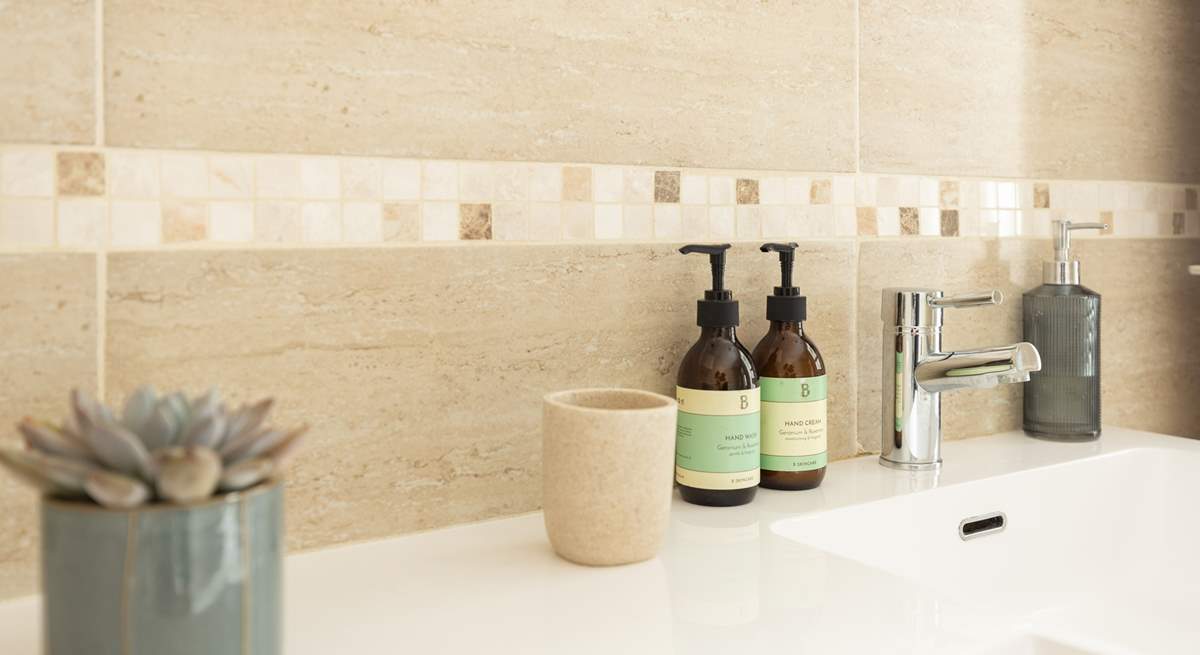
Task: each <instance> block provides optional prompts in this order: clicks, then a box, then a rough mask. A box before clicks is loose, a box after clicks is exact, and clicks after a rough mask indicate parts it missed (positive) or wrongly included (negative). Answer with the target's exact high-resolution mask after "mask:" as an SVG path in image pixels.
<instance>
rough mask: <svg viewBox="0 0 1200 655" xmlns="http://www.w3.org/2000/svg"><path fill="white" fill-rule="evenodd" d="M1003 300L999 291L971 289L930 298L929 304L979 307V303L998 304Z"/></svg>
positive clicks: (940, 306) (942, 307)
mask: <svg viewBox="0 0 1200 655" xmlns="http://www.w3.org/2000/svg"><path fill="white" fill-rule="evenodd" d="M1002 302H1004V294H1002V293H1000V292H999V291H973V292H969V293H959V294H955V295H953V296H944V297H942V298H930V299H929V304H930V305H931V306H933V307H938V308H941V309H945V308H947V307H979V306H981V305H999V304H1000V303H1002Z"/></svg>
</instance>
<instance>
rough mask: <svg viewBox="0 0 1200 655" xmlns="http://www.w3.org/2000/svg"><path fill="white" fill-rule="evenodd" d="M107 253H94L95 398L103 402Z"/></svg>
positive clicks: (101, 251)
mask: <svg viewBox="0 0 1200 655" xmlns="http://www.w3.org/2000/svg"><path fill="white" fill-rule="evenodd" d="M107 346H108V252H107V251H106V250H105V249H104V248H103V247H101V248H100V249H99V250H97V251H96V397H97V398H100V399H101V400H104V398H105V395H106V393H107V389H105V383H106V378H107V376H108V371H107V370H106V364H107V359H108V353H107V349H108V348H107Z"/></svg>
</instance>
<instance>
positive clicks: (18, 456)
mask: <svg viewBox="0 0 1200 655" xmlns="http://www.w3.org/2000/svg"><path fill="white" fill-rule="evenodd" d="M0 463H3V464H4V465H5V467H6V468H8V469H9V470H10V471H13V472H14V473H16V474H17V475H18V476H19V477H20V478H21V479H23V480H25V481H26V482H29V483H32V484H33V485H34V486H36V487H38V488H40V489H42V490H43V491H47V492H49V493H53V494H57V495H79V494H82V493H83V481H84V478H86V477H87V475H88V474H89V473H91V472H92V471H93V470H95V467H93V466H91V465H90V464H87V463H85V462H81V461H79V460H77V459H70V458H67V457H56V456H54V455H47V454H45V453H42V452H39V451H36V450H26V449H23V448H20V447H13V446H7V445H6V446H4V447H3V448H0Z"/></svg>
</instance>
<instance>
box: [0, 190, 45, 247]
mask: <svg viewBox="0 0 1200 655" xmlns="http://www.w3.org/2000/svg"><path fill="white" fill-rule="evenodd" d="M54 236H55V235H54V201H53V200H50V199H49V198H3V199H0V243H4V244H6V245H12V246H33V247H50V246H53V245H54Z"/></svg>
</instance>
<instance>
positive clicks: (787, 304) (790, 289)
mask: <svg viewBox="0 0 1200 655" xmlns="http://www.w3.org/2000/svg"><path fill="white" fill-rule="evenodd" d="M797 247H798V246H797V244H795V243H764V244H763V245H762V247H761V248H759V250H761V251H763V252H777V253H779V270H780V277H781V278H782V279H781V280H780V285H779V286H777V287H775V294H774V295H771V296H767V320H769V321H803V320H804V319H806V318H808V299H807V298H805V297H804V296H802V295H800V289H799V287H794V286H792V264H793V262H795V259H796V248H797Z"/></svg>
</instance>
